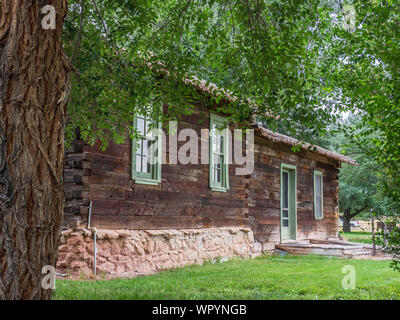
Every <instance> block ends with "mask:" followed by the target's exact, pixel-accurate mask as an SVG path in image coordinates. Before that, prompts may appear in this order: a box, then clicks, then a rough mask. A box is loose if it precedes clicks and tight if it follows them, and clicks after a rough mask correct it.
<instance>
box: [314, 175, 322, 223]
mask: <svg viewBox="0 0 400 320" xmlns="http://www.w3.org/2000/svg"><path fill="white" fill-rule="evenodd" d="M314 218H315V220H322V219H323V218H324V175H323V173H322V171H319V170H314Z"/></svg>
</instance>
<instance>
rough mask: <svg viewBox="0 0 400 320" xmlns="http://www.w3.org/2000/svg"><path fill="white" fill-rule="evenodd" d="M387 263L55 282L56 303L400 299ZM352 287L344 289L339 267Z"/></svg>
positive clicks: (235, 264) (399, 280)
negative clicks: (351, 275) (350, 273)
mask: <svg viewBox="0 0 400 320" xmlns="http://www.w3.org/2000/svg"><path fill="white" fill-rule="evenodd" d="M389 263H390V262H389V261H371V260H351V259H338V258H329V257H322V256H293V255H287V256H284V257H280V256H279V255H278V256H272V257H260V258H256V259H248V260H233V261H229V262H225V263H217V264H205V265H203V266H190V267H185V268H180V269H175V270H170V271H165V272H161V273H158V274H154V275H150V276H144V277H137V278H134V279H112V280H98V281H77V280H57V284H56V286H57V289H56V291H55V295H54V298H55V299H399V298H400V273H398V272H395V271H393V270H392V269H390V267H389ZM346 265H350V266H353V267H354V270H355V275H356V288H355V289H354V290H351V289H349V290H344V289H343V288H342V280H343V277H344V276H345V274H343V273H342V268H343V267H344V266H346Z"/></svg>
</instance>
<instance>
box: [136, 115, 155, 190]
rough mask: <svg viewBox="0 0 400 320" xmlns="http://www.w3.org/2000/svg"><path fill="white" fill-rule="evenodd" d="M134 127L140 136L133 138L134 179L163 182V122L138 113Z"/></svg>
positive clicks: (137, 181) (139, 182)
mask: <svg viewBox="0 0 400 320" xmlns="http://www.w3.org/2000/svg"><path fill="white" fill-rule="evenodd" d="M133 127H134V129H136V130H137V131H138V134H139V138H138V139H133V140H132V180H134V181H135V183H138V184H147V185H158V184H159V183H160V182H161V161H162V159H161V156H162V132H161V130H162V129H161V123H160V121H158V120H157V121H155V120H152V119H150V118H148V117H146V116H143V115H136V116H135V117H134V121H133Z"/></svg>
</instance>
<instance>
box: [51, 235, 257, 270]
mask: <svg viewBox="0 0 400 320" xmlns="http://www.w3.org/2000/svg"><path fill="white" fill-rule="evenodd" d="M261 251H262V245H261V244H260V243H254V235H253V232H252V231H251V229H249V228H238V227H224V228H206V229H179V230H173V229H169V230H97V258H96V259H97V267H96V271H97V274H98V275H100V274H107V275H120V276H123V275H127V276H129V275H132V276H133V275H137V274H149V273H153V272H157V271H159V270H164V269H170V268H175V267H182V266H185V265H190V264H202V263H203V262H204V261H207V260H211V261H212V260H215V259H221V260H222V261H224V260H227V259H230V258H234V257H242V258H249V257H255V256H258V255H260V254H261ZM93 266H94V231H92V230H88V229H76V230H66V231H63V233H62V236H61V246H60V248H59V259H58V264H57V270H58V271H59V272H61V273H66V274H71V275H85V276H89V275H91V274H92V273H93Z"/></svg>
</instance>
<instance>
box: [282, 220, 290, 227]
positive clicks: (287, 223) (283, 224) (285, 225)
mask: <svg viewBox="0 0 400 320" xmlns="http://www.w3.org/2000/svg"><path fill="white" fill-rule="evenodd" d="M282 226H283V227H285V228H287V227H289V220H286V219H283V220H282Z"/></svg>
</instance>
